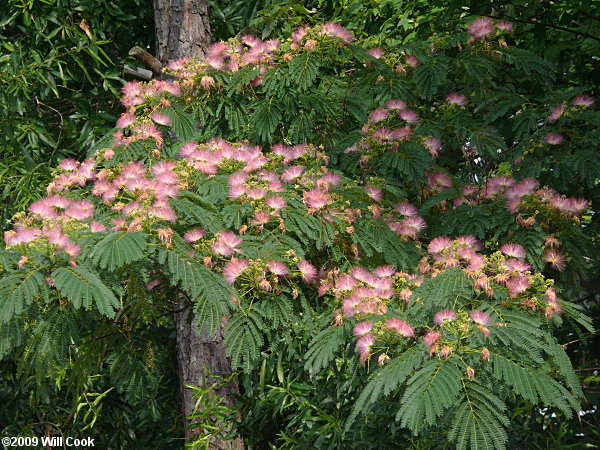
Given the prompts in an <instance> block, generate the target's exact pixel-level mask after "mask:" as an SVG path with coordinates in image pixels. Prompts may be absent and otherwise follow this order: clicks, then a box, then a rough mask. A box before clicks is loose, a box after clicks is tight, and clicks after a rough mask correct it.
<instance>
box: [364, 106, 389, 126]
mask: <svg viewBox="0 0 600 450" xmlns="http://www.w3.org/2000/svg"><path fill="white" fill-rule="evenodd" d="M387 118H388V112H387V110H386V109H383V108H378V109H374V110H373V111H371V114H369V122H371V123H377V122H381V121H382V120H385V119H387Z"/></svg>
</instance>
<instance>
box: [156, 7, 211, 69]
mask: <svg viewBox="0 0 600 450" xmlns="http://www.w3.org/2000/svg"><path fill="white" fill-rule="evenodd" d="M154 23H155V24H156V58H157V59H158V60H159V61H161V62H162V63H163V64H166V63H167V61H169V60H171V59H178V58H183V57H188V58H192V57H194V56H204V52H205V51H206V49H207V47H208V44H209V43H210V25H209V22H208V0H154Z"/></svg>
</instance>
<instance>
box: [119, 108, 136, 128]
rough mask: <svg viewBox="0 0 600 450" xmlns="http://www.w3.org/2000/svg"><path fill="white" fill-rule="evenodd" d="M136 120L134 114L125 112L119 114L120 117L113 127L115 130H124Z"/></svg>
mask: <svg viewBox="0 0 600 450" xmlns="http://www.w3.org/2000/svg"><path fill="white" fill-rule="evenodd" d="M135 120H136V116H135V114H134V113H132V112H126V113H123V114H121V117H119V120H117V124H116V125H115V128H126V127H128V126H129V125H131V124H132V123H134V122H135Z"/></svg>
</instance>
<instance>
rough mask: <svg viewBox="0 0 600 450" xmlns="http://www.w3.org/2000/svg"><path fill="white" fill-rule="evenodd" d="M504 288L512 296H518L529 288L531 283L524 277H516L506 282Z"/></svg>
mask: <svg viewBox="0 0 600 450" xmlns="http://www.w3.org/2000/svg"><path fill="white" fill-rule="evenodd" d="M506 287H507V288H508V292H510V293H511V294H512V295H519V294H521V293H522V292H525V291H526V290H527V289H529V288H530V287H531V281H529V278H528V277H527V276H526V275H517V276H514V277H512V278H511V279H510V280H508V281H507V282H506Z"/></svg>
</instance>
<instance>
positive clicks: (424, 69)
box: [413, 57, 448, 98]
mask: <svg viewBox="0 0 600 450" xmlns="http://www.w3.org/2000/svg"><path fill="white" fill-rule="evenodd" d="M447 74H448V59H447V58H443V57H436V58H433V59H430V60H429V61H427V63H426V64H421V65H420V66H419V67H417V68H416V69H415V71H414V75H413V77H414V79H415V82H416V84H417V88H418V89H419V90H420V91H421V92H423V94H424V95H425V97H427V98H432V97H433V96H434V95H435V94H436V92H437V90H438V87H439V86H440V84H441V83H442V82H443V81H444V80H446V78H447Z"/></svg>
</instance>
